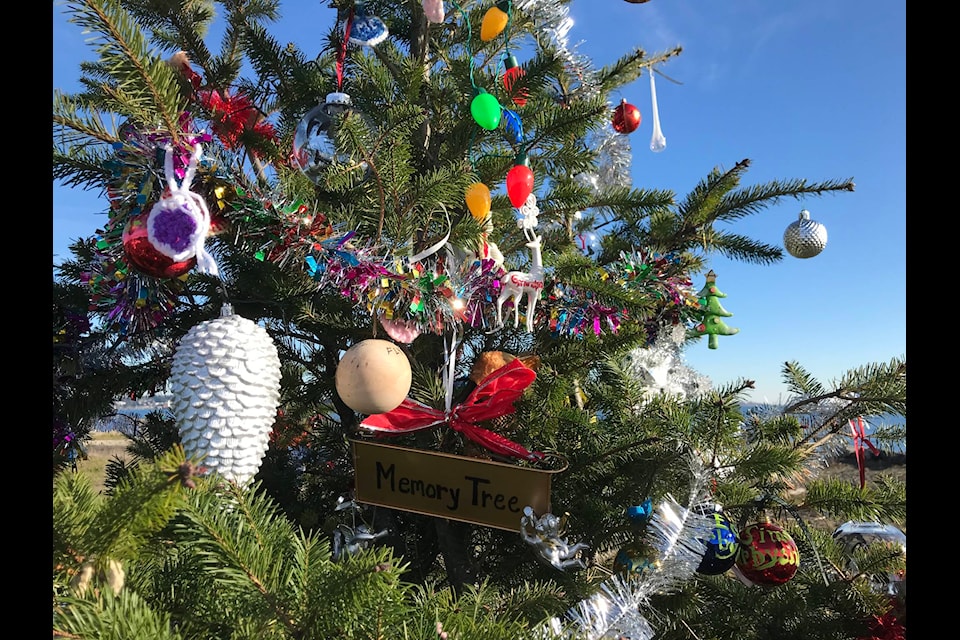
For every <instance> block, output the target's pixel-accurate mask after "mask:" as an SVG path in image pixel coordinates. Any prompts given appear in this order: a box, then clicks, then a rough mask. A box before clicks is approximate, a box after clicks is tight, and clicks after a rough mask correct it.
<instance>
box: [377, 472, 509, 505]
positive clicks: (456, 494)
mask: <svg viewBox="0 0 960 640" xmlns="http://www.w3.org/2000/svg"><path fill="white" fill-rule="evenodd" d="M381 481H382V482H381ZM463 481H464V483H465V485H466V487H467V488H468V489H469V491H467V492H466V497H467V499H468V500H469V501H470V504H471V505H472V506H475V507H477V506H479V507H481V508H483V509H486V508H493V509H499V510H503V509H506V510H508V511H512V512H514V513H520V509H521V507H520V499H519V498H518V497H517V496H507V495H505V494H503V493H494V492H490V491H487V489H486V486H485V485H489V484H490V482H491V481H490V480H488V479H486V478H479V477H476V476H463ZM388 486H389V490H390V491H393V492H399V493H405V494H410V495H415V496H419V497H421V498H428V499H430V500H439V501H440V502H441V503H443V505H444V506H445V507H446V508H447V509H448V510H450V511H456V510H457V509H459V508H460V492H461V489H462V488H463V487H462V486H461V487H448V486H446V485H442V484H437V483H434V482H427V481H425V480H420V479H417V478H408V477H399V478H398V477H397V474H396V465H393V464H391V465H390V466H389V467H384V466H383V465H382V464H381V463H379V462H377V489H383V488H385V487H388Z"/></svg>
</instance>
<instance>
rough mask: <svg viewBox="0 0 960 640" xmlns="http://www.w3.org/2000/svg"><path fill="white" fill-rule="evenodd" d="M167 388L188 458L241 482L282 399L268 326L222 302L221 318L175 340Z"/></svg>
mask: <svg viewBox="0 0 960 640" xmlns="http://www.w3.org/2000/svg"><path fill="white" fill-rule="evenodd" d="M170 390H171V394H172V395H173V402H172V403H171V410H172V412H173V414H174V417H175V418H176V422H177V428H178V430H179V432H180V441H181V444H182V445H183V450H184V453H185V454H186V456H187V457H188V458H190V459H193V460H199V463H198V466H199V467H200V469H201V470H203V469H205V470H206V471H205V472H206V473H211V472H215V473H217V474H219V475H221V476H223V477H224V478H226V479H228V480H231V481H233V482H235V483H237V484H239V485H243V484H246V483H247V482H249V481H250V480H252V479H253V477H254V476H255V475H256V474H257V471H259V470H260V464H261V463H262V461H263V457H264V455H265V454H266V452H267V447H268V446H269V439H270V431H271V430H272V429H273V424H274V421H275V420H276V417H277V407H278V406H279V403H280V358H279V356H278V354H277V347H276V345H275V344H274V342H273V340H272V338H271V337H270V334H269V333H267V330H266V329H264V328H263V327H261V326H260V325H258V324H257V323H256V322H253V321H252V320H248V319H247V318H243V317H241V316H238V315H236V314H235V313H234V312H233V307H232V306H231V305H229V304H224V305H223V309H222V311H221V315H220V317H219V318H216V319H215V320H208V321H206V322H202V323H200V324H198V325H197V326H195V327H193V328H192V329H190V331H188V332H187V333H186V335H184V336H183V338H182V339H181V340H180V344H179V345H178V346H177V349H176V352H175V353H174V356H173V364H172V367H171V376H170ZM201 458H202V459H201ZM205 472H204V471H201V473H205Z"/></svg>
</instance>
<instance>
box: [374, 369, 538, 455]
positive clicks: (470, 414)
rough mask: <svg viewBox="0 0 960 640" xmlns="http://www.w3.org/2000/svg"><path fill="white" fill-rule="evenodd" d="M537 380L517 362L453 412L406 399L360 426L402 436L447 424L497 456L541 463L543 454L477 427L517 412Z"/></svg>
mask: <svg viewBox="0 0 960 640" xmlns="http://www.w3.org/2000/svg"><path fill="white" fill-rule="evenodd" d="M536 377H537V374H536V372H535V371H534V370H533V369H531V368H530V367H528V366H526V365H525V364H523V362H521V361H520V359H519V358H517V359H516V360H511V361H510V362H509V363H508V364H506V365H504V366H502V367H500V368H499V369H497V370H496V371H493V372H492V373H490V374H488V375H487V376H486V377H484V378H483V379H482V380H481V381H480V382H479V384H477V387H476V388H475V389H474V390H473V391H471V392H470V395H468V396H467V399H466V400H464V401H463V403H461V404H458V405H456V406H454V407H453V408H452V409H450V411H441V410H439V409H434V408H433V407H429V406H427V405H425V404H422V403H420V402H416V401H414V400H411V399H410V398H405V399H404V400H403V402H401V403H400V406H399V407H397V408H396V409H393V410H392V411H388V412H387V413H378V414H375V415H372V416H368V417H367V418H365V419H364V420H363V421H362V422H361V423H360V426H361V427H362V428H364V429H368V430H370V431H376V432H379V433H383V434H386V435H401V434H406V433H413V432H414V431H420V430H423V429H428V428H430V427H433V426H436V425H438V424H444V423H447V424H449V425H450V428H451V429H453V430H454V431H459V432H460V433H462V434H463V435H464V436H466V437H467V438H469V439H470V440H472V441H473V442H476V443H477V444H479V445H481V446H483V447H485V448H487V449H488V450H490V451H492V452H493V453H496V454H500V455H504V456H512V457H514V458H522V459H524V460H541V459H543V454H542V453H540V452H539V451H527V449H525V448H524V447H523V446H521V445H519V444H517V443H516V442H513V441H511V440H508V439H507V438H504V437H503V436H501V435H499V434H497V433H494V432H493V431H490V430H489V429H484V428H483V427H479V426H477V423H479V422H482V421H484V420H491V419H493V418H498V417H500V416H505V415H509V414H511V413H513V412H514V411H516V407H514V406H513V403H514V401H515V400H516V399H517V398H519V397H520V396H521V395H523V392H524V390H526V388H527V387H529V386H530V385H531V384H533V381H534V380H535V379H536Z"/></svg>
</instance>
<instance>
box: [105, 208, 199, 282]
mask: <svg viewBox="0 0 960 640" xmlns="http://www.w3.org/2000/svg"><path fill="white" fill-rule="evenodd" d="M144 208H145V209H146V213H141V214H140V215H138V216H135V217H133V218H131V219H130V221H129V222H127V225H126V226H125V227H124V228H123V236H122V242H123V253H124V255H125V256H126V258H127V261H128V262H129V263H130V266H131V267H133V268H134V269H136V270H137V271H139V272H140V273H143V274H146V275H148V276H153V277H154V278H170V279H173V278H179V277H180V276H182V275H184V274H185V273H187V272H188V271H190V269H192V268H193V267H194V266H195V265H196V264H197V258H196V256H193V257H191V258H188V259H187V260H181V261H180V262H174V261H173V260H172V259H171V258H169V257H168V256H165V255H163V254H162V253H160V252H159V251H157V249H156V247H154V246H153V243H152V242H150V238H149V237H148V235H147V216H148V215H149V211H150V207H144Z"/></svg>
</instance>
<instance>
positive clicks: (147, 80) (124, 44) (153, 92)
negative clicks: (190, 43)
mask: <svg viewBox="0 0 960 640" xmlns="http://www.w3.org/2000/svg"><path fill="white" fill-rule="evenodd" d="M67 6H68V9H67V10H66V12H67V13H69V14H70V15H71V17H70V18H69V20H70V21H71V22H74V23H76V24H79V25H80V26H82V27H84V28H87V29H89V30H91V31H94V32H98V33H100V34H101V35H102V37H101V39H100V44H99V45H98V46H97V51H98V52H99V54H100V59H101V61H102V62H103V63H104V64H106V65H107V66H108V68H109V69H110V72H111V74H112V76H113V77H114V78H116V81H117V85H116V87H113V86H110V85H107V84H106V83H104V84H101V87H100V88H101V90H102V91H103V95H104V97H108V98H109V97H110V96H111V95H112V96H113V97H114V98H116V99H117V100H118V102H117V105H115V106H119V107H121V111H120V112H121V113H127V115H130V116H134V117H136V118H137V119H138V120H139V121H140V122H142V123H147V124H159V125H160V126H161V127H163V128H164V129H165V130H166V131H168V132H170V134H171V136H172V137H173V140H174V141H175V142H177V143H179V141H180V136H181V132H180V131H179V116H180V114H181V113H182V111H183V110H184V108H185V106H186V105H185V101H184V99H183V98H182V97H181V95H180V84H179V80H178V79H177V77H176V75H175V71H174V70H173V69H172V68H171V67H170V66H169V65H168V64H166V62H164V61H162V60H159V59H156V58H154V59H151V58H150V54H149V53H148V51H147V43H146V41H145V39H144V37H143V35H142V34H141V32H140V31H139V29H138V27H137V25H136V23H135V22H134V21H133V20H132V19H131V16H130V14H129V13H128V12H127V11H126V10H125V9H124V8H123V6H122V4H121V3H120V1H119V0H82V1H81V2H73V1H72V0H71V1H70V2H68V3H67ZM127 86H131V87H132V91H129V92H127V91H126V90H125V87H127ZM105 106H107V107H109V106H110V101H109V100H107V102H106V105H105ZM124 107H130V108H131V111H129V112H125V111H123V110H122V109H123V108H124Z"/></svg>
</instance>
